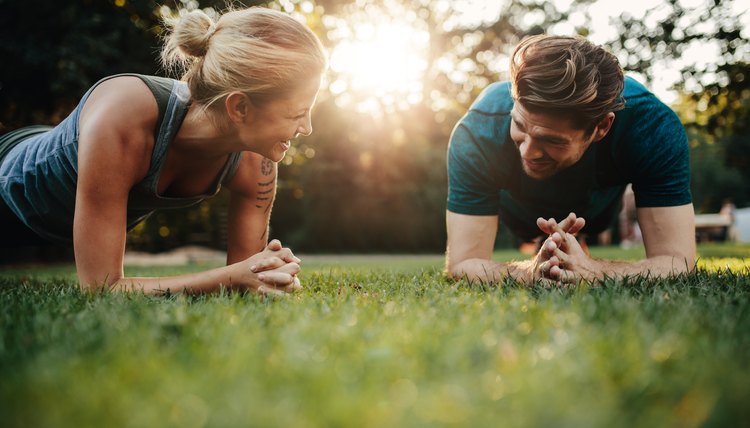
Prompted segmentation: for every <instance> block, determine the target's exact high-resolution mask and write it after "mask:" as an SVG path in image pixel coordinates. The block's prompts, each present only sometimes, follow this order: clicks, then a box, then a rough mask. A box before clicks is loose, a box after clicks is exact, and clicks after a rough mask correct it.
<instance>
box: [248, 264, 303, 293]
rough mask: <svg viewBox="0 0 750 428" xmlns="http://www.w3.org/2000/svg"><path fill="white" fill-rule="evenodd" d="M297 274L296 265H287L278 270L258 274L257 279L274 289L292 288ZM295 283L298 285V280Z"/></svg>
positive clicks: (297, 266) (297, 268) (297, 267)
mask: <svg viewBox="0 0 750 428" xmlns="http://www.w3.org/2000/svg"><path fill="white" fill-rule="evenodd" d="M299 272H300V267H299V265H298V264H296V263H287V264H285V265H283V266H281V267H279V268H276V269H273V270H269V271H265V272H262V273H259V274H258V279H259V280H260V281H263V282H264V283H265V284H267V285H271V286H274V287H286V286H292V287H293V285H294V281H295V279H296V275H297V274H298V273H299ZM297 283H299V280H297Z"/></svg>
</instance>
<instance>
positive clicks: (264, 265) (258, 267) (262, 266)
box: [250, 256, 287, 272]
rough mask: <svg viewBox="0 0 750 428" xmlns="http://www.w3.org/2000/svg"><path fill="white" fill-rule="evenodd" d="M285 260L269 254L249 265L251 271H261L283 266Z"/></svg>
mask: <svg viewBox="0 0 750 428" xmlns="http://www.w3.org/2000/svg"><path fill="white" fill-rule="evenodd" d="M286 263H287V262H286V261H284V260H282V259H281V258H279V257H276V256H271V257H266V258H264V259H263V260H260V261H259V262H258V263H256V264H254V265H252V266H250V270H251V271H252V272H263V271H267V270H271V269H277V268H280V267H282V266H284V265H285V264H286Z"/></svg>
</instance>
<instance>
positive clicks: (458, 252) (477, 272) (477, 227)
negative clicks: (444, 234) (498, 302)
mask: <svg viewBox="0 0 750 428" xmlns="http://www.w3.org/2000/svg"><path fill="white" fill-rule="evenodd" d="M446 226H447V230H448V246H447V250H446V254H445V258H446V270H447V273H448V275H449V276H450V277H452V278H454V279H463V278H466V279H468V280H469V281H470V282H474V281H479V282H483V283H490V282H499V281H501V280H502V279H503V278H505V277H507V276H511V277H513V278H515V279H517V280H518V281H521V282H530V281H531V280H532V279H533V278H532V274H531V272H532V270H531V269H532V266H533V263H532V261H531V260H527V261H520V262H510V263H497V262H493V261H491V260H490V259H491V257H492V250H493V248H494V246H495V235H496V234H497V227H498V216H496V215H492V216H475V215H465V214H457V213H454V212H451V211H446Z"/></svg>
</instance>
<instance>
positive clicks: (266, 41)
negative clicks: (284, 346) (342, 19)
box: [162, 7, 328, 109]
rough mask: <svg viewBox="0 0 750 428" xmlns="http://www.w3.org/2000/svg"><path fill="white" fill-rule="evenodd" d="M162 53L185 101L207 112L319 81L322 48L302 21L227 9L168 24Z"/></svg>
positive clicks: (323, 60)
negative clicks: (234, 98) (230, 101)
mask: <svg viewBox="0 0 750 428" xmlns="http://www.w3.org/2000/svg"><path fill="white" fill-rule="evenodd" d="M167 25H168V28H172V33H171V34H169V35H168V36H167V39H166V44H165V46H164V49H163V50H162V62H163V64H164V66H165V68H166V69H167V70H170V71H172V70H176V69H181V70H182V71H184V74H183V75H182V80H183V81H185V82H186V83H187V84H188V88H189V89H190V98H191V101H192V102H194V103H197V104H198V105H201V106H203V107H204V108H206V109H208V108H209V107H211V106H212V105H221V102H220V101H221V100H222V99H224V97H226V96H227V95H228V94H230V93H232V92H234V91H240V92H243V93H245V94H247V95H248V96H250V98H251V99H252V100H253V102H254V103H259V104H263V103H265V102H266V101H268V100H271V99H276V98H279V97H284V96H286V95H288V94H290V93H293V92H294V91H296V90H298V89H299V88H301V86H302V85H304V84H306V83H307V82H310V80H311V79H320V76H321V75H322V73H323V72H324V71H325V69H326V68H327V64H328V60H327V57H326V53H325V49H324V48H323V45H322V44H321V43H320V40H319V39H318V37H317V36H316V35H315V34H314V33H313V32H312V31H311V30H310V29H309V28H308V27H307V26H306V25H305V24H303V23H302V22H299V21H297V20H296V19H295V18H293V17H292V16H290V15H287V14H285V13H283V12H279V11H276V10H272V9H268V8H262V7H251V8H248V9H240V10H230V11H228V12H226V13H224V14H223V15H221V16H220V17H219V18H218V19H217V20H216V23H215V24H214V21H213V20H212V19H211V18H210V17H209V16H208V15H206V13H204V12H202V11H200V10H195V11H192V12H190V13H188V14H185V15H183V16H182V17H181V18H180V19H179V20H177V21H176V22H175V23H174V24H173V25H170V23H169V22H167Z"/></svg>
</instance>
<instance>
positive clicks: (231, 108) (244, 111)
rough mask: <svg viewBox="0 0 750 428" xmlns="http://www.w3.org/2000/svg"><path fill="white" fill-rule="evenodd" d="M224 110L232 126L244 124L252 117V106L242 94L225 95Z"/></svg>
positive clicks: (236, 92)
mask: <svg viewBox="0 0 750 428" xmlns="http://www.w3.org/2000/svg"><path fill="white" fill-rule="evenodd" d="M224 108H225V110H226V112H227V117H229V121H230V122H232V123H234V124H240V123H245V122H246V121H247V120H248V119H249V118H250V116H251V115H252V110H253V104H252V103H251V102H250V98H249V97H248V96H247V95H246V94H243V93H242V92H239V91H235V92H232V93H230V94H229V95H227V98H226V100H225V101H224Z"/></svg>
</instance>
